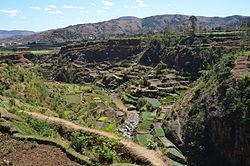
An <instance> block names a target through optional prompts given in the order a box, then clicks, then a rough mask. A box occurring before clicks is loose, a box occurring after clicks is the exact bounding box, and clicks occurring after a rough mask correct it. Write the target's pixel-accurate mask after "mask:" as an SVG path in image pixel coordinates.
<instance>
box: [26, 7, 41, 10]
mask: <svg viewBox="0 0 250 166" xmlns="http://www.w3.org/2000/svg"><path fill="white" fill-rule="evenodd" d="M29 8H30V9H33V10H41V8H40V7H39V6H30V7H29Z"/></svg>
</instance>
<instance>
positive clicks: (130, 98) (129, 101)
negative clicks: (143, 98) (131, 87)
mask: <svg viewBox="0 0 250 166" xmlns="http://www.w3.org/2000/svg"><path fill="white" fill-rule="evenodd" d="M121 98H122V100H123V101H124V103H126V104H134V105H136V104H137V100H138V98H137V97H134V96H132V95H130V94H128V93H125V92H124V93H122V95H121Z"/></svg>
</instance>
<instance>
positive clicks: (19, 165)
mask: <svg viewBox="0 0 250 166" xmlns="http://www.w3.org/2000/svg"><path fill="white" fill-rule="evenodd" d="M2 165H15V166H44V165H46V166H55V165H56V166H80V165H79V164H78V163H76V162H73V161H71V160H70V159H69V158H68V157H67V155H66V154H65V153H64V152H63V151H62V150H61V149H60V148H57V147H55V146H51V145H44V144H37V143H32V142H25V141H18V140H15V139H12V138H11V137H10V136H9V135H7V134H3V133H0V166H2Z"/></svg>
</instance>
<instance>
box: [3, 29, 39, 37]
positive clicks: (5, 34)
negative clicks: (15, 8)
mask: <svg viewBox="0 0 250 166" xmlns="http://www.w3.org/2000/svg"><path fill="white" fill-rule="evenodd" d="M33 34H35V32H33V31H22V30H14V31H5V30H0V39H3V38H9V37H14V36H27V35H33Z"/></svg>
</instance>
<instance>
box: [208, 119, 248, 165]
mask: <svg viewBox="0 0 250 166" xmlns="http://www.w3.org/2000/svg"><path fill="white" fill-rule="evenodd" d="M207 136H208V137H207V138H208V141H209V142H210V143H211V146H213V147H214V148H215V150H216V151H217V152H219V153H220V154H221V156H226V157H227V160H229V161H230V162H231V164H232V165H235V166H237V165H242V166H243V165H246V166H247V165H250V122H249V121H245V122H243V123H238V122H234V121H225V120H222V119H219V118H216V117H215V118H213V119H211V120H210V121H209V123H208V124H207Z"/></svg>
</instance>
